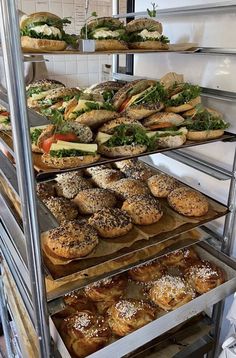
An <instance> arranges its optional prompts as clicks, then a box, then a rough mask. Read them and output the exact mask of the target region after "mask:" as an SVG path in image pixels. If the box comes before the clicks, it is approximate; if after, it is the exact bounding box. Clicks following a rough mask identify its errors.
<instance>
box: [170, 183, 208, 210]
mask: <svg viewBox="0 0 236 358" xmlns="http://www.w3.org/2000/svg"><path fill="white" fill-rule="evenodd" d="M168 203H169V205H170V206H171V207H172V208H173V209H174V210H176V211H177V212H178V213H180V214H182V215H184V216H202V215H205V214H206V213H207V212H208V209H209V205H208V201H207V199H206V198H205V196H204V195H202V194H201V193H199V192H198V191H195V190H193V189H191V188H185V187H182V188H177V189H175V190H173V191H172V192H171V193H170V194H169V195H168Z"/></svg>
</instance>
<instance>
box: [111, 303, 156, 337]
mask: <svg viewBox="0 0 236 358" xmlns="http://www.w3.org/2000/svg"><path fill="white" fill-rule="evenodd" d="M155 315H156V309H155V308H154V307H153V306H152V305H151V304H150V303H148V302H146V301H142V300H137V299H126V300H125V299H124V300H119V301H118V302H116V303H115V304H113V305H112V306H111V307H110V308H109V309H108V311H107V316H108V324H109V326H110V328H111V330H112V332H113V333H114V334H115V335H117V336H121V337H122V336H126V335H127V334H129V333H131V332H133V331H135V330H136V329H138V328H141V327H143V326H145V325H146V324H147V323H149V322H151V321H153V320H154V318H155Z"/></svg>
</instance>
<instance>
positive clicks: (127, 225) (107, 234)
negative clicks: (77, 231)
mask: <svg viewBox="0 0 236 358" xmlns="http://www.w3.org/2000/svg"><path fill="white" fill-rule="evenodd" d="M88 222H89V224H90V225H92V226H93V227H94V228H95V229H96V230H97V231H98V233H99V235H100V236H101V237H104V238H106V239H110V238H114V237H119V236H123V235H125V234H127V233H128V232H129V231H130V230H131V229H132V227H133V225H132V222H131V218H130V217H129V216H128V214H126V212H125V211H123V210H121V209H118V208H105V209H101V210H99V211H98V212H97V213H95V214H93V216H91V217H90V218H89V220H88Z"/></svg>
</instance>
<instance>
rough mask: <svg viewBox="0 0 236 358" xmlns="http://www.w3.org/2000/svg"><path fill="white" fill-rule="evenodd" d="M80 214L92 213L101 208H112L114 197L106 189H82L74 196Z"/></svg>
mask: <svg viewBox="0 0 236 358" xmlns="http://www.w3.org/2000/svg"><path fill="white" fill-rule="evenodd" d="M74 203H75V204H76V205H77V206H78V208H79V211H80V213H81V214H93V213H96V212H97V211H98V210H101V209H102V208H113V207H114V206H115V205H116V197H115V195H114V194H112V193H111V192H110V191H108V190H107V189H101V188H93V189H87V190H82V191H81V192H80V193H79V194H77V195H76V197H75V198H74Z"/></svg>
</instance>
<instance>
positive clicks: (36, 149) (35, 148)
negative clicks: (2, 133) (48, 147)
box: [0, 129, 43, 153]
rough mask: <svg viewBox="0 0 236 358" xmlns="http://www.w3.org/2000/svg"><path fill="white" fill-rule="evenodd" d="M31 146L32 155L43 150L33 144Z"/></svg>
mask: <svg viewBox="0 0 236 358" xmlns="http://www.w3.org/2000/svg"><path fill="white" fill-rule="evenodd" d="M0 130H1V129H0ZM31 145H32V152H33V153H43V150H42V149H41V148H39V147H38V146H37V145H36V144H35V143H32V144H31Z"/></svg>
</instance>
